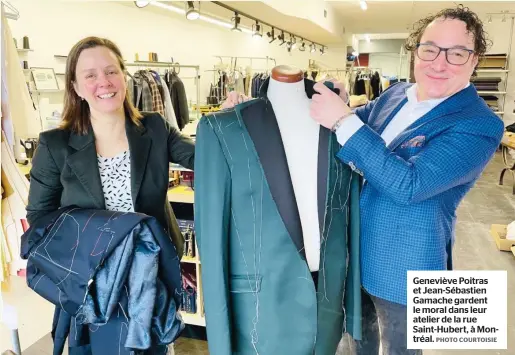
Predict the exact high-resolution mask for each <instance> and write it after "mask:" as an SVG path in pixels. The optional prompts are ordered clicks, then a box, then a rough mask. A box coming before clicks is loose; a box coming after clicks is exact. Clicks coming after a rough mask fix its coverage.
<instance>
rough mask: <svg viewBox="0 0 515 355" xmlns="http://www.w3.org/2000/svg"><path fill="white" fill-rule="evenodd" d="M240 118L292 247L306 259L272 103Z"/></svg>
mask: <svg viewBox="0 0 515 355" xmlns="http://www.w3.org/2000/svg"><path fill="white" fill-rule="evenodd" d="M242 119H243V122H244V123H245V126H246V128H247V131H248V132H249V135H250V137H251V139H252V141H253V143H254V146H255V148H256V151H257V154H258V156H259V160H260V162H261V165H262V167H263V171H264V173H265V177H266V180H267V182H268V186H269V187H270V193H271V194H272V197H273V199H274V201H275V203H276V205H277V209H278V210H279V214H280V215H281V218H282V220H283V222H284V224H285V226H286V229H287V231H288V233H289V235H290V237H291V239H292V241H293V243H294V244H295V247H296V248H297V250H298V251H299V253H300V254H301V256H302V257H303V258H304V259H306V255H305V251H304V239H303V236H302V226H301V224H300V216H299V210H298V208H297V201H296V200H295V194H294V191H293V185H292V182H291V176H290V171H289V169H288V162H287V161H286V153H285V151H284V146H283V142H282V139H281V133H280V131H279V126H278V125H277V119H276V117H275V114H274V110H273V109H272V104H271V103H270V102H269V101H268V100H267V99H263V100H261V101H260V102H259V103H258V104H256V105H252V106H250V107H249V108H248V110H246V111H245V112H243V114H242Z"/></svg>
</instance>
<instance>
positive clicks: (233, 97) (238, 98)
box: [221, 91, 250, 109]
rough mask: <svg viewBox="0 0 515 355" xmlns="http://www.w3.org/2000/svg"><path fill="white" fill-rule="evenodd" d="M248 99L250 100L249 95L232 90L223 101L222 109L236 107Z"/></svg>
mask: <svg viewBox="0 0 515 355" xmlns="http://www.w3.org/2000/svg"><path fill="white" fill-rule="evenodd" d="M248 100H250V97H247V96H245V95H243V94H240V93H238V92H236V91H231V92H230V93H229V94H228V95H227V99H226V100H225V101H224V102H223V104H222V106H221V107H222V109H226V108H232V107H234V106H236V105H238V104H241V103H242V102H245V101H248Z"/></svg>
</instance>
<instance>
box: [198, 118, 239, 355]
mask: <svg viewBox="0 0 515 355" xmlns="http://www.w3.org/2000/svg"><path fill="white" fill-rule="evenodd" d="M230 204H231V176H230V170H229V167H228V165H227V162H226V159H225V156H224V154H223V151H222V147H221V146H220V142H219V140H218V138H217V136H216V133H215V129H214V127H213V125H212V124H211V121H210V120H209V118H207V119H202V120H201V121H200V122H199V124H198V127H197V144H196V159H195V233H196V237H197V243H198V244H197V245H198V248H199V255H200V261H201V265H202V275H201V277H202V283H203V289H204V294H205V295H206V297H205V298H204V302H205V309H206V326H207V337H208V341H209V352H210V354H211V355H227V354H232V353H233V352H232V349H231V315H230V309H231V307H230V300H229V297H230V296H229V261H228V258H229V255H228V252H229V251H228V249H229V239H228V233H229V224H230V214H231V207H230Z"/></svg>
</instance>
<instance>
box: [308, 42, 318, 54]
mask: <svg viewBox="0 0 515 355" xmlns="http://www.w3.org/2000/svg"><path fill="white" fill-rule="evenodd" d="M316 50H317V47H316V46H315V44H314V43H311V44H310V45H309V51H310V52H311V53H315V52H316Z"/></svg>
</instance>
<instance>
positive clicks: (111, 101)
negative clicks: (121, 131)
mask: <svg viewBox="0 0 515 355" xmlns="http://www.w3.org/2000/svg"><path fill="white" fill-rule="evenodd" d="M75 78H76V81H75V83H74V88H75V91H76V92H77V95H79V96H80V97H82V98H83V99H84V100H86V101H87V102H88V104H89V108H90V112H91V114H92V115H95V114H112V113H115V112H118V111H120V110H121V111H122V112H123V102H124V100H125V93H126V89H127V83H126V82H125V74H124V73H123V72H122V70H121V68H120V63H119V62H118V59H117V57H116V55H115V54H114V53H113V52H112V51H111V50H110V49H109V48H107V47H103V46H98V47H94V48H88V49H85V50H83V51H82V52H81V54H80V55H79V59H78V61H77V68H76V69H75Z"/></svg>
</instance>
